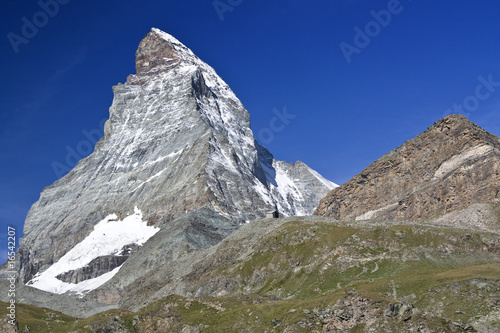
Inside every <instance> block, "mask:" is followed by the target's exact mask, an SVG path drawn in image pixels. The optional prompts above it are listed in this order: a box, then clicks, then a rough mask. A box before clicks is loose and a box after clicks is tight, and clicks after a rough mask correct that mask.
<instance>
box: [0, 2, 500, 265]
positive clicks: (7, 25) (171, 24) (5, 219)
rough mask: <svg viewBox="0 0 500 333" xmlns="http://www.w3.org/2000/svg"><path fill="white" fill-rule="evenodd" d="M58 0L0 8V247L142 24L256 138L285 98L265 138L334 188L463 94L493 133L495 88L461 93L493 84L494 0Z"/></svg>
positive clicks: (64, 154)
mask: <svg viewBox="0 0 500 333" xmlns="http://www.w3.org/2000/svg"><path fill="white" fill-rule="evenodd" d="M53 1H55V0H42V3H45V2H47V3H50V2H53ZM59 1H60V2H67V3H65V4H60V5H59V9H58V11H57V13H52V14H53V15H52V16H53V17H51V16H49V15H46V16H45V17H44V14H41V13H39V12H40V11H41V10H43V9H42V7H41V6H40V4H39V3H38V2H37V1H26V0H23V1H20V0H3V1H2V2H1V4H0V24H1V31H0V50H1V53H0V57H1V58H0V63H1V64H2V72H1V74H2V75H1V76H0V94H1V95H0V96H1V99H0V145H1V154H2V164H1V169H0V177H1V179H0V186H1V189H0V205H1V206H0V209H1V212H2V214H1V217H0V219H1V221H0V228H1V229H0V238H1V241H0V246H2V247H3V248H4V247H6V244H5V238H6V237H5V232H6V226H7V225H15V226H17V227H18V228H19V229H21V228H22V225H23V223H24V219H25V216H26V213H27V212H28V210H29V208H30V206H31V205H32V204H33V203H34V202H35V201H36V200H37V199H38V197H39V193H40V192H41V190H42V189H43V188H44V187H45V186H48V185H50V184H51V183H53V182H54V181H55V180H56V179H57V178H58V172H55V171H54V168H53V165H54V163H58V165H59V166H66V167H68V166H71V167H72V166H73V165H74V164H75V162H76V159H74V158H73V157H72V158H69V159H68V161H69V163H68V162H67V161H66V160H67V158H68V154H69V153H68V149H69V150H70V151H75V152H76V154H78V155H79V156H80V157H83V156H81V155H82V154H80V153H82V152H84V151H85V149H84V148H85V147H86V146H85V145H86V144H87V143H88V141H89V139H87V138H86V136H85V135H84V134H83V133H84V132H83V131H85V130H86V131H93V130H94V132H96V131H97V130H99V126H100V125H99V124H100V123H101V122H102V120H105V119H107V117H108V108H109V107H110V105H111V102H112V97H113V96H112V91H111V87H112V86H113V85H115V84H117V83H118V82H122V83H123V82H125V81H126V78H127V75H129V74H133V73H135V67H134V59H135V57H134V53H135V50H136V48H137V46H138V44H139V42H140V40H141V39H142V37H143V36H144V35H145V34H146V33H147V32H148V31H149V30H150V28H151V27H157V28H160V29H162V30H164V31H166V32H168V33H170V34H172V35H174V36H175V37H176V38H177V39H179V40H180V41H181V42H183V43H184V44H185V45H186V46H188V47H189V48H191V49H192V50H193V51H194V52H195V53H196V54H197V55H198V56H199V57H200V58H201V59H203V60H204V61H206V62H207V63H208V64H210V65H211V66H212V67H214V68H215V70H216V71H217V72H218V73H219V75H220V76H221V77H222V78H223V79H224V80H225V81H226V82H227V83H228V84H229V85H230V86H231V87H232V89H233V90H234V92H235V93H236V95H237V96H238V97H239V98H240V99H241V101H242V102H243V104H244V105H245V106H246V108H247V110H248V111H249V112H250V115H251V116H252V129H253V130H254V133H255V134H256V136H257V137H258V133H259V132H260V131H262V130H263V129H265V128H269V127H270V121H271V119H272V118H273V117H274V113H273V109H278V110H283V108H285V107H286V110H287V112H288V113H290V114H293V115H295V116H296V117H295V118H294V119H293V120H291V121H290V123H289V124H288V125H287V126H285V128H284V129H283V130H282V131H281V132H277V133H274V134H273V135H274V137H273V140H271V142H265V146H267V147H268V149H269V150H270V151H271V152H272V153H273V154H274V155H275V157H277V158H278V159H282V160H286V161H296V160H302V161H304V162H306V163H307V164H309V165H310V166H311V167H313V168H314V169H316V170H318V171H319V172H320V173H322V174H323V175H324V176H326V177H327V178H329V179H330V180H332V181H334V182H336V183H339V184H342V183H343V182H345V181H347V180H349V179H350V178H351V177H352V176H354V175H355V174H357V173H359V172H360V171H361V170H362V169H363V168H364V167H366V166H367V165H368V164H369V163H371V162H373V161H374V160H376V159H377V158H379V157H380V156H382V155H383V154H385V153H386V152H388V151H390V150H392V149H393V148H395V147H397V146H399V145H400V144H402V143H403V142H404V141H405V140H408V139H411V138H413V137H414V136H415V135H417V134H418V133H420V132H422V131H424V130H425V129H426V128H427V127H428V126H430V125H432V123H433V122H434V121H436V120H438V119H440V118H442V117H443V116H444V114H445V113H446V112H447V110H448V109H450V108H452V107H453V105H454V104H463V103H464V101H466V102H467V103H469V106H468V108H469V109H470V110H471V112H467V113H468V114H469V118H470V119H471V120H472V121H474V122H476V123H478V124H479V125H481V126H483V127H485V128H486V129H487V130H489V131H491V132H493V133H494V134H496V135H500V117H499V112H500V86H496V87H495V86H493V87H491V86H490V87H489V88H490V90H489V91H488V90H487V88H484V87H483V88H480V89H479V94H480V95H479V96H480V97H481V100H479V99H477V98H475V97H474V96H475V94H476V88H477V86H478V85H479V84H480V81H479V80H478V77H479V76H482V77H483V78H484V79H485V80H488V77H489V76H491V79H492V80H493V81H495V82H500V40H499V36H500V35H499V33H500V20H499V19H498V13H500V4H499V3H498V1H494V0H484V1H452V0H442V1H430V0H429V1H426V0H413V1H411V0H401V1H400V4H399V5H397V1H395V0H391V1H387V0H383V1H378V0H377V1H376V0H372V1H361V0H333V1H332V0H329V1H326V0H325V1H309V2H305V1H298V0H287V1H280V0H277V1H268V0H266V1H262V0H252V1H250V0H243V1H240V0H221V1H219V2H218V3H219V5H220V4H226V6H229V8H231V10H226V11H224V12H223V13H218V12H217V10H216V9H215V7H214V2H213V1H212V0H206V1H205V0H199V1H198V0H196V1H195V0H161V1H138V0H120V1H116V0H106V1H82V0H70V1H68V0H64V1H63V0H59ZM231 4H232V5H231ZM220 6H222V5H220ZM220 8H222V7H220ZM388 8H390V9H391V10H392V11H393V13H392V14H391V18H390V22H385V23H384V25H385V26H384V27H380V25H379V26H377V25H376V24H373V22H371V21H374V17H373V16H372V14H371V12H372V11H375V12H380V11H381V10H387V9H388ZM49 9H51V10H54V8H53V7H50V8H49ZM220 10H223V9H220ZM219 14H221V15H222V17H223V20H221V16H220V15H219ZM24 18H25V19H24ZM44 18H47V20H46V22H44ZM383 18H385V19H387V17H383ZM34 20H35V21H36V20H38V21H37V22H38V24H39V25H40V27H39V28H38V31H37V32H36V33H34V32H33V31H29V29H25V31H24V33H25V35H26V37H28V38H26V40H24V42H26V43H21V44H19V45H17V49H18V50H17V51H18V52H17V53H16V52H15V50H14V47H13V46H12V42H11V41H10V40H9V36H10V37H11V38H13V37H12V36H13V34H16V35H17V36H19V37H23V31H22V29H23V26H24V25H26V22H29V23H33V22H34ZM370 22H371V23H370ZM29 23H28V24H29ZM367 25H368V28H369V29H372V30H369V33H370V34H371V35H372V37H370V43H369V44H368V45H363V44H362V43H363V42H364V43H365V44H366V40H365V41H363V40H362V38H361V39H359V38H358V40H357V42H358V44H357V45H358V46H359V47H358V50H357V53H353V54H351V57H350V60H351V62H350V63H348V62H347V61H346V58H345V57H344V54H343V52H342V50H341V48H340V46H339V45H340V44H341V43H342V42H344V43H347V44H350V45H352V46H355V45H356V44H355V41H354V39H355V35H356V34H357V33H356V32H355V27H359V28H360V29H361V30H365V28H366V27H367ZM378 28H380V29H378ZM9 33H13V34H10V35H9ZM30 33H31V35H30ZM23 38H24V37H23ZM360 43H361V44H360ZM343 45H346V44H343ZM477 102H479V103H477ZM475 103H477V104H475ZM90 141H91V140H90ZM266 141H269V140H266ZM78 150H79V152H78ZM68 164H69V165H68ZM19 233H20V230H19ZM3 248H2V249H0V252H1V253H2V254H1V256H0V259H1V261H3V260H4V258H5V256H4V252H5V250H4V249H3Z"/></svg>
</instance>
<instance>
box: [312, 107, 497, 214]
mask: <svg viewBox="0 0 500 333" xmlns="http://www.w3.org/2000/svg"><path fill="white" fill-rule="evenodd" d="M499 184H500V138H498V137H496V136H495V135H493V134H491V133H488V132H487V131H485V130H484V129H482V128H480V127H479V126H477V125H476V124H474V123H472V122H470V121H469V120H467V118H465V117H464V116H461V115H450V116H447V117H446V118H444V119H441V120H439V121H437V122H436V123H434V125H432V126H431V127H429V128H428V129H427V130H426V131H425V132H423V133H422V134H420V135H418V136H417V137H416V138H414V139H412V140H410V141H407V142H405V143H404V144H403V145H402V146H400V147H398V148H396V149H395V150H393V151H391V152H390V153H388V154H386V155H384V156H383V157H381V158H380V159H379V160H377V161H376V162H374V163H372V164H371V165H369V166H368V167H367V168H366V169H365V170H363V171H362V172H361V173H360V174H358V175H356V176H355V177H354V178H352V179H351V180H349V181H348V182H347V183H345V184H343V185H342V186H340V187H338V188H335V189H333V190H332V191H330V192H329V193H328V194H327V196H326V197H325V198H324V199H322V200H321V202H320V204H319V206H318V208H317V209H316V211H315V212H314V214H316V215H322V216H331V217H334V218H336V219H340V220H363V219H388V220H410V221H421V220H425V219H428V218H431V217H436V216H440V215H442V214H445V213H448V212H451V211H455V210H459V209H463V208H466V207H468V206H470V205H471V204H475V203H489V202H498V201H499V199H500V185H499Z"/></svg>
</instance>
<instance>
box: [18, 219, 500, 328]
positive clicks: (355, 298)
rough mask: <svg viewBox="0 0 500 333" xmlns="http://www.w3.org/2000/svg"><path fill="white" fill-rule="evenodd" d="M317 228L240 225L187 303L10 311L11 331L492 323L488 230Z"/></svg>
mask: <svg viewBox="0 0 500 333" xmlns="http://www.w3.org/2000/svg"><path fill="white" fill-rule="evenodd" d="M324 221H326V220H325V219H321V218H318V219H317V220H314V219H311V218H305V219H299V218H297V219H291V218H290V219H286V220H280V221H279V222H276V223H277V224H276V225H275V226H272V225H270V226H268V232H265V233H262V234H260V235H259V236H258V237H257V236H256V234H252V231H251V230H258V229H259V228H258V227H259V225H256V226H254V227H256V228H251V229H250V228H247V230H244V229H243V230H242V231H241V232H240V231H238V232H237V233H235V234H234V236H233V235H231V236H230V237H228V238H227V239H226V240H224V241H223V242H222V243H221V244H219V246H218V247H217V251H216V252H215V253H214V254H212V255H211V256H209V257H207V260H204V261H203V263H202V264H199V265H198V266H197V267H196V269H195V270H194V273H192V274H190V275H189V276H187V277H186V280H187V282H188V285H189V286H190V288H191V290H192V294H193V296H192V297H189V298H188V297H181V296H169V297H167V298H164V299H162V300H160V301H157V302H154V303H152V304H149V305H148V306H146V307H145V308H143V309H141V310H140V311H138V312H135V313H132V312H127V311H120V310H112V311H107V312H104V313H101V314H98V315H95V316H93V317H90V318H87V319H80V320H77V319H75V318H71V317H68V316H64V315H62V314H58V313H56V312H54V311H50V310H46V309H41V308H35V307H31V306H24V305H19V309H20V310H19V313H18V323H19V331H20V332H22V331H23V330H24V329H25V327H26V326H29V327H31V328H32V332H341V331H346V332H347V331H349V332H366V331H371V332H402V331H414V332H417V331H419V332H461V331H482V332H488V329H491V330H490V331H492V330H493V329H494V328H495V327H499V326H500V236H499V235H497V234H492V233H482V232H474V231H471V230H463V229H456V228H445V227H442V226H432V225H421V224H420V225H416V224H387V223H376V222H370V223H368V222H363V223H354V224H350V223H340V222H334V223H332V222H329V223H327V222H324ZM256 223H273V222H271V220H264V221H258V222H256ZM262 226H263V225H260V227H262ZM255 233H258V231H255ZM243 236H244V237H248V243H245V244H244V245H245V246H242V244H243V243H241V242H240V241H239V237H243ZM196 295H197V296H196ZM203 295H204V296H203ZM217 295H219V297H215V296H217ZM48 313H52V315H49V314H48ZM493 332H494V331H493Z"/></svg>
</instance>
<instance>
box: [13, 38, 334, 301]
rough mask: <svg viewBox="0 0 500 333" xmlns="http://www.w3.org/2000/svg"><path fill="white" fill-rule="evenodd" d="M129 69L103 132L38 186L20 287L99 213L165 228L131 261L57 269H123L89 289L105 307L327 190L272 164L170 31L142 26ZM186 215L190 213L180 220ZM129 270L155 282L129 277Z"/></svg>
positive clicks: (112, 257) (227, 93)
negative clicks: (269, 214) (106, 283)
mask: <svg viewBox="0 0 500 333" xmlns="http://www.w3.org/2000/svg"><path fill="white" fill-rule="evenodd" d="M136 69H137V73H136V74H135V75H129V76H128V78H127V81H126V82H125V84H118V85H117V86H115V87H113V92H114V98H113V104H112V105H111V107H110V110H109V114H110V116H109V120H108V121H107V122H106V125H105V135H104V137H103V138H102V139H101V140H100V141H99V142H98V143H97V144H96V147H95V150H94V152H93V153H92V154H91V155H90V156H88V157H86V158H84V159H83V160H81V161H80V162H79V163H78V165H77V166H76V167H75V168H74V169H73V170H72V171H71V172H70V173H69V174H67V175H66V176H64V177H63V178H61V179H59V180H58V181H56V182H55V183H54V184H52V185H50V186H48V187H47V188H45V189H44V191H43V192H42V193H41V195H40V199H39V200H38V201H37V202H36V203H35V204H34V205H33V206H32V208H31V210H30V211H29V213H28V216H27V219H26V222H25V228H24V238H23V239H22V240H21V245H20V249H19V252H18V254H19V256H18V257H19V258H20V266H21V267H20V275H21V276H20V280H21V281H22V282H24V283H26V282H28V281H30V280H32V279H33V277H34V276H35V275H36V274H37V273H43V272H44V271H47V269H49V268H50V267H52V266H53V265H55V264H56V263H57V262H58V261H59V260H60V259H61V258H63V256H64V255H65V254H67V253H68V252H69V251H71V250H72V249H74V248H75V246H77V245H78V244H81V243H82V242H83V241H84V240H86V239H87V240H88V237H89V235H90V234H91V233H92V232H93V231H94V229H95V226H96V224H98V223H99V222H100V221H104V223H107V222H106V221H105V220H106V217H108V216H109V215H110V214H116V216H117V218H116V219H115V222H116V220H117V221H118V222H119V221H122V218H124V217H127V216H130V215H131V214H133V212H134V211H135V209H134V207H137V209H138V211H140V212H141V214H142V215H141V216H142V217H141V218H142V219H143V220H142V222H144V223H147V225H148V226H155V227H157V228H160V229H161V232H160V233H159V234H161V235H164V236H163V238H162V239H161V240H158V239H157V240H156V241H148V242H146V243H145V244H144V245H143V246H142V247H141V248H140V249H139V250H138V251H137V253H139V252H140V253H142V256H143V257H142V258H141V259H140V260H139V259H138V255H137V254H136V252H135V251H134V253H132V254H131V255H130V256H126V257H123V256H120V255H119V254H117V253H99V248H97V249H92V251H95V256H94V260H93V261H91V262H88V263H82V266H81V267H73V268H71V270H68V271H67V272H58V275H57V279H59V280H61V281H63V280H64V281H63V282H76V283H79V282H88V281H89V280H92V279H98V278H100V277H101V276H102V275H103V274H109V273H110V272H111V271H115V270H116V269H118V268H120V271H121V272H128V275H127V274H125V273H121V274H118V275H116V277H115V276H114V275H113V277H114V278H115V280H119V282H116V283H114V284H113V283H110V285H119V288H118V289H116V288H113V287H110V288H107V289H103V290H102V291H101V292H98V291H96V292H95V293H94V297H96V298H98V299H99V300H102V301H103V302H105V303H107V304H112V303H113V304H116V303H117V302H118V301H119V298H120V297H121V295H122V293H126V292H127V291H128V290H132V292H136V293H138V294H140V292H141V291H140V290H143V289H150V290H155V288H156V289H158V288H161V287H163V285H161V283H163V284H167V283H168V279H166V280H164V281H162V282H158V281H156V280H155V278H154V276H155V274H156V273H158V272H159V271H158V270H159V268H158V265H159V262H161V263H162V265H163V266H162V267H163V268H162V269H164V270H167V268H168V267H172V266H175V265H176V260H177V259H178V258H180V257H182V256H184V255H186V254H187V253H191V252H193V251H197V250H200V249H202V248H206V247H210V246H213V245H214V244H216V243H217V242H219V241H220V240H221V239H223V238H224V237H226V236H227V235H228V234H230V233H231V232H232V231H234V230H235V229H237V227H238V226H239V224H240V223H243V222H245V221H250V220H254V219H257V218H261V217H264V216H265V213H266V211H269V210H272V209H275V208H278V209H279V210H280V212H281V213H283V214H285V215H295V214H310V213H312V211H313V209H314V208H315V206H316V205H317V203H318V202H319V200H320V198H322V197H323V196H324V195H325V194H326V193H327V191H328V190H330V189H331V188H333V187H334V186H335V184H333V183H330V182H329V181H327V180H326V179H324V178H323V177H321V176H320V175H318V174H317V173H316V172H314V171H313V170H311V169H310V168H309V167H308V166H307V165H305V164H303V163H296V164H288V163H285V162H281V161H276V160H275V159H274V157H273V156H272V155H271V154H270V153H269V152H268V151H267V150H266V149H265V148H263V147H260V146H258V144H257V143H256V142H255V140H254V137H253V133H252V131H251V129H250V116H249V114H248V112H247V110H246V109H245V108H244V106H243V104H242V103H241V102H240V101H239V99H238V98H237V97H236V96H235V95H234V93H233V92H232V91H231V89H230V88H229V86H228V85H227V84H226V83H225V82H224V81H223V80H222V79H221V78H220V77H219V76H218V75H217V73H216V72H215V71H214V69H212V68H211V67H210V66H208V65H207V64H206V63H204V62H203V61H201V60H200V59H199V58H198V57H197V56H195V55H194V54H193V52H192V51H191V50H190V49H188V48H187V47H186V46H184V45H183V44H182V43H180V42H179V41H178V40H177V39H175V38H174V37H172V36H170V35H168V34H166V33H164V32H162V31H160V30H157V29H152V30H151V32H149V33H148V34H147V35H146V36H145V37H144V39H143V40H142V41H141V42H140V45H139V48H138V50H137V52H136ZM264 156H265V157H266V158H263V157H264ZM261 158H262V160H261ZM283 180H285V181H283ZM189 212H195V213H196V212H199V214H198V215H196V214H195V215H187V216H185V214H186V213H189ZM183 216H185V218H181V217H183ZM190 216H191V217H190ZM192 216H196V218H195V217H192ZM200 216H201V217H200ZM179 218H180V219H179ZM204 219H206V220H210V221H211V222H210V223H208V222H206V221H205V222H204ZM110 221H111V220H110ZM174 221H175V222H174ZM110 223H111V222H110ZM159 241H163V243H161V244H162V245H161V246H160V247H158V248H155V251H153V252H151V248H149V247H150V246H156V245H155V244H157V242H159ZM155 242H156V243H155ZM151 244H152V245H151ZM130 245H131V246H134V244H130ZM89 250H90V249H89ZM149 255H150V257H148V256H149ZM137 260H139V261H137ZM124 262H125V263H124ZM83 265H84V266H83ZM122 265H125V266H124V268H125V267H126V266H127V265H128V266H130V267H139V268H138V269H137V270H136V271H128V270H127V269H124V268H121V266H122ZM141 265H142V266H141ZM160 271H161V269H160ZM139 273H140V274H139ZM160 273H161V274H163V273H165V274H167V272H163V271H162V272H160ZM141 274H142V275H141ZM139 275H141V276H147V277H148V279H151V281H152V282H151V283H152V284H154V285H152V286H148V285H147V283H144V280H143V283H139V282H138V281H135V280H134V279H138V278H139ZM115 280H112V281H115ZM141 288H143V289H141ZM44 290H48V289H44ZM95 295H97V296H95Z"/></svg>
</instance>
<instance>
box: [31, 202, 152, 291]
mask: <svg viewBox="0 0 500 333" xmlns="http://www.w3.org/2000/svg"><path fill="white" fill-rule="evenodd" d="M134 211H135V213H134V214H132V215H130V216H127V217H126V218H125V219H123V220H122V221H117V216H116V214H111V215H108V216H107V217H106V218H105V219H104V220H102V221H101V222H99V223H98V224H96V225H95V226H94V230H93V231H92V232H91V233H90V234H89V235H88V236H87V237H86V238H85V239H84V240H83V241H81V242H80V243H78V244H77V245H76V246H75V247H73V248H72V249H71V250H70V251H69V252H67V253H66V254H65V255H64V256H63V257H61V259H59V261H57V262H56V263H55V264H53V265H52V266H50V267H49V268H48V269H47V270H45V271H44V272H43V273H41V274H40V273H39V274H37V275H36V276H35V277H34V278H33V279H32V280H31V281H30V282H28V285H31V286H32V287H34V288H37V289H41V290H45V291H48V292H51V293H56V294H63V293H65V292H73V293H77V294H84V293H86V292H89V291H91V290H93V289H95V288H97V287H99V286H101V285H102V284H104V283H105V282H106V281H108V280H110V279H111V278H112V277H113V276H114V275H115V274H116V273H118V270H119V269H120V267H121V266H119V267H117V268H115V269H114V270H112V271H111V272H108V273H106V274H103V275H101V276H99V277H96V278H94V279H89V280H86V281H82V282H80V283H78V284H74V283H66V282H63V281H61V280H59V279H57V278H56V276H58V275H59V274H61V273H65V272H68V271H72V270H76V269H79V268H82V267H85V266H86V265H87V264H89V263H90V262H91V261H92V260H94V259H95V258H98V257H101V256H107V255H117V254H118V253H120V250H121V249H122V248H123V247H124V246H125V245H128V244H137V245H143V244H144V243H145V242H146V241H147V240H148V239H149V238H151V237H152V236H153V235H154V234H156V233H157V232H158V231H160V229H159V228H155V227H151V226H148V225H147V224H146V222H144V221H142V213H141V211H140V210H139V209H138V208H137V207H135V208H134Z"/></svg>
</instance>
